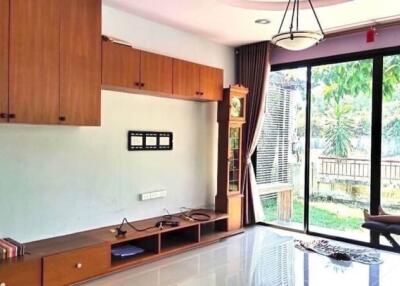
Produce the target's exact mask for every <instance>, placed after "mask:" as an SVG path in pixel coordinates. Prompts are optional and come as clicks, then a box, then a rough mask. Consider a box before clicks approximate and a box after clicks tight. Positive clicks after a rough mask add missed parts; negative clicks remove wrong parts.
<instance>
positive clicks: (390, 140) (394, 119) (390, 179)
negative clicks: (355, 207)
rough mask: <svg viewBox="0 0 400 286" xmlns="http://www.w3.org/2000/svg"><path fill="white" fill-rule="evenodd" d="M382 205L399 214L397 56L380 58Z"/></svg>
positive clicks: (399, 62) (399, 76) (399, 72)
mask: <svg viewBox="0 0 400 286" xmlns="http://www.w3.org/2000/svg"><path fill="white" fill-rule="evenodd" d="M383 71H384V72H383V102H382V158H381V205H382V207H383V208H384V210H385V211H386V212H388V213H392V214H398V215H400V55H394V56H387V57H384V59H383Z"/></svg>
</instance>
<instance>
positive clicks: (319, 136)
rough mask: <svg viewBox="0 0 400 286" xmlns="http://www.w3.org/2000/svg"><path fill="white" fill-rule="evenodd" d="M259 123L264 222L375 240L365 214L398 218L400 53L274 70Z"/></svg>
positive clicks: (347, 238) (348, 57)
mask: <svg viewBox="0 0 400 286" xmlns="http://www.w3.org/2000/svg"><path fill="white" fill-rule="evenodd" d="M263 123H264V124H263V129H262V135H261V139H260V141H259V144H258V148H257V152H256V156H254V158H253V159H254V161H255V162H254V163H255V166H256V175H257V182H258V185H259V192H260V195H261V199H262V202H263V207H264V213H265V219H264V222H266V223H268V224H271V225H275V226H280V227H285V228H291V229H298V230H304V231H305V232H306V233H311V234H317V235H322V236H326V237H334V238H338V239H342V240H344V241H353V242H357V241H359V242H370V243H374V244H376V243H378V240H377V237H376V236H375V235H374V234H371V233H370V232H369V231H367V230H365V229H363V228H362V224H363V222H364V216H363V210H364V209H367V210H368V211H369V212H371V213H374V214H377V213H378V207H379V206H382V207H383V210H384V211H386V212H387V213H390V214H399V215H400V48H393V49H384V50H379V51H371V52H367V53H359V54H352V55H345V56H338V57H332V58H327V59H317V60H310V61H305V62H300V63H292V64H282V65H279V66H273V71H272V72H271V77H270V84H269V89H268V94H267V100H266V117H265V120H264V122H263ZM371 162H372V163H371ZM398 238H399V239H400V236H399V237H398ZM380 243H381V245H389V243H388V242H387V241H385V240H384V239H381V241H380Z"/></svg>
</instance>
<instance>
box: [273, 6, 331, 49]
mask: <svg viewBox="0 0 400 286" xmlns="http://www.w3.org/2000/svg"><path fill="white" fill-rule="evenodd" d="M299 3H300V0H293V1H292V0H289V1H288V4H287V6H286V10H285V13H284V15H283V19H282V22H281V25H280V27H279V31H278V34H276V35H275V36H273V37H272V40H271V42H272V43H273V44H274V45H277V46H279V47H281V48H284V49H287V50H291V51H300V50H304V49H307V48H310V47H312V46H314V45H316V44H318V43H319V42H321V41H322V40H323V39H324V38H325V34H324V31H323V30H322V27H321V24H320V22H319V19H318V16H317V14H316V13H315V10H314V7H313V5H312V2H311V0H308V3H309V4H310V7H311V9H312V11H313V14H314V17H315V19H316V21H317V24H318V27H319V31H307V30H299V10H300V5H299ZM290 4H292V6H293V7H292V16H291V22H290V26H289V31H288V32H281V31H282V26H283V24H284V22H285V18H286V15H287V14H288V10H289V8H290ZM295 20H296V23H294V21H295ZM295 24H296V27H294V26H295Z"/></svg>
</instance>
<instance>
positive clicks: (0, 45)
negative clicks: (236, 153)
mask: <svg viewBox="0 0 400 286" xmlns="http://www.w3.org/2000/svg"><path fill="white" fill-rule="evenodd" d="M9 12H10V2H9V0H0V122H7V118H8V44H9V23H10V22H9V19H10V18H9Z"/></svg>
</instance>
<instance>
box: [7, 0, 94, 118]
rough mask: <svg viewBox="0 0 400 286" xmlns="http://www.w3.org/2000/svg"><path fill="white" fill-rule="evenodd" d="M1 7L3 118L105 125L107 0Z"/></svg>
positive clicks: (50, 0) (17, 0)
mask: <svg viewBox="0 0 400 286" xmlns="http://www.w3.org/2000/svg"><path fill="white" fill-rule="evenodd" d="M0 5H1V7H0V8H1V9H0V13H1V19H0V31H1V33H0V54H1V55H0V64H1V68H0V82H1V83H6V84H1V85H0V86H1V87H0V93H1V94H0V108H1V111H0V113H1V114H2V116H1V117H2V118H1V121H2V122H10V123H28V124H67V125H99V124H100V99H101V97H100V96H101V95H100V91H101V0H0ZM7 8H8V9H7ZM7 11H9V15H8V12H7ZM6 26H8V27H6ZM6 46H8V47H9V50H7V47H6ZM7 53H8V56H7ZM6 61H8V63H9V64H8V66H9V70H8V71H5V69H6V68H5V64H4V63H5V62H6ZM7 77H8V79H7ZM7 83H8V84H9V85H8V87H7ZM7 90H8V94H7Z"/></svg>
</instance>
